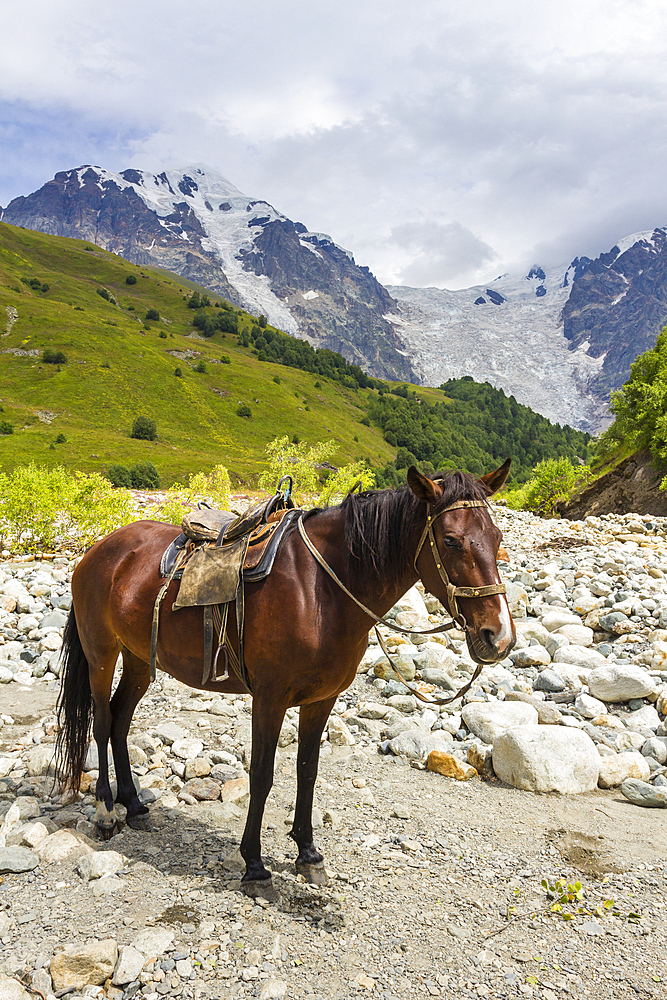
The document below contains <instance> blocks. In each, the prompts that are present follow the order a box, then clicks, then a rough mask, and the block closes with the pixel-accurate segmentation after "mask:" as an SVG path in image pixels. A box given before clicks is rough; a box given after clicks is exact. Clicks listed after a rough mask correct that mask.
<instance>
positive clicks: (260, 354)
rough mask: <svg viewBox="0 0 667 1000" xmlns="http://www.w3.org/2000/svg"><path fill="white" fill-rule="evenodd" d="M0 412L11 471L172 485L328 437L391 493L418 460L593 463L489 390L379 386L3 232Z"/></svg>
mask: <svg viewBox="0 0 667 1000" xmlns="http://www.w3.org/2000/svg"><path fill="white" fill-rule="evenodd" d="M45 352H47V353H46V355H45ZM62 356H64V358H65V360H63V358H62ZM47 358H50V362H49V361H47V360H46V359H47ZM0 406H1V407H2V411H1V412H0V468H1V469H2V470H4V471H9V470H11V469H12V468H13V467H14V466H16V465H19V464H25V463H26V462H29V461H35V462H37V463H40V464H46V465H49V466H54V465H63V466H65V467H67V468H77V469H80V470H83V471H99V472H105V471H106V470H107V469H108V467H109V466H111V465H117V464H120V465H125V466H132V465H135V464H136V463H138V462H142V461H146V460H149V461H151V462H153V463H154V465H155V466H156V467H157V469H158V471H159V473H160V476H161V479H162V484H163V485H169V484H170V483H171V482H173V481H174V480H182V479H183V478H184V477H185V476H187V475H189V474H190V473H192V472H197V471H200V470H204V471H206V470H208V469H210V468H211V467H212V466H213V465H215V464H219V463H221V464H223V465H225V466H227V468H228V469H229V470H230V474H231V475H232V478H233V479H234V480H235V481H236V482H241V481H243V482H246V483H248V484H249V485H251V486H252V485H254V482H255V478H256V476H257V474H258V473H259V472H260V471H261V470H262V469H263V468H264V466H265V446H266V444H267V443H268V442H269V441H271V440H272V439H273V438H274V437H276V436H278V435H284V434H287V435H289V437H290V439H292V438H295V437H297V438H298V439H300V440H302V441H308V442H310V443H314V442H316V441H325V440H330V439H333V440H334V441H335V442H336V445H337V451H336V454H335V455H334V456H333V461H334V462H335V463H336V464H339V465H342V464H346V463H348V462H351V461H356V460H359V459H366V460H367V461H368V463H369V464H370V465H371V466H373V468H374V469H376V470H378V482H379V483H380V484H381V485H382V484H387V485H388V484H391V483H393V482H399V481H404V479H405V468H406V467H407V465H408V464H410V462H412V461H417V462H419V463H422V464H423V466H424V468H426V469H429V468H433V467H436V468H462V469H467V470H469V471H472V472H476V473H479V472H483V471H485V470H488V469H490V468H492V467H493V465H494V463H495V464H499V461H502V460H504V458H505V457H506V456H507V455H512V456H513V459H514V465H513V473H514V476H515V477H516V478H517V479H518V481H523V480H525V478H526V477H527V476H528V474H529V472H530V469H531V468H532V465H533V464H535V462H536V461H540V460H542V459H545V458H551V457H558V456H561V455H567V456H569V457H574V456H578V457H581V458H585V457H586V452H587V444H588V435H584V434H581V433H580V432H578V431H573V430H572V428H561V427H559V426H558V425H553V424H550V423H549V422H548V421H547V420H545V419H544V418H543V417H540V416H538V415H537V414H534V413H533V412H532V411H531V410H529V409H528V408H527V407H525V406H521V405H520V404H518V403H517V402H516V400H514V398H513V397H509V399H508V398H507V397H505V396H504V394H503V393H502V392H500V391H499V390H495V389H493V388H492V387H491V386H490V385H488V384H484V385H482V386H479V385H477V384H476V383H473V382H472V380H470V379H462V380H458V381H452V382H448V383H446V384H444V385H443V386H441V387H440V388H438V389H429V388H424V387H421V386H405V385H398V384H395V383H394V384H392V383H386V382H381V381H379V380H377V379H373V378H370V377H369V376H367V375H366V374H365V373H364V372H362V371H361V369H360V368H359V367H358V366H356V365H352V364H349V363H348V362H346V361H345V360H344V359H343V358H342V357H341V356H340V355H339V354H336V353H335V352H332V351H328V350H314V349H313V348H312V347H311V346H310V345H309V344H308V343H307V342H305V341H302V340H299V339H297V338H293V337H289V336H287V334H284V333H282V332H281V331H278V330H276V329H274V328H273V327H271V326H270V325H267V324H266V320H265V319H264V318H263V317H254V316H251V315H249V314H248V313H245V312H243V311H242V310H238V309H236V308H235V307H233V306H231V305H230V304H229V303H227V302H224V301H223V300H222V299H220V298H219V296H215V295H213V294H212V293H210V292H208V293H207V292H206V290H205V289H203V288H200V287H198V286H196V285H194V284H193V283H192V282H191V281H188V280H187V279H184V278H180V277H179V276H177V275H175V274H171V273H170V272H165V271H161V270H156V269H152V268H146V267H140V266H137V265H134V264H131V263H129V262H128V261H125V260H123V258H121V257H117V256H115V255H114V254H112V253H109V252H108V251H106V250H102V249H100V248H99V247H97V246H94V245H92V244H89V243H85V242H83V241H80V240H71V239H65V238H61V237H56V236H47V235H45V234H42V233H36V232H33V231H31V230H26V229H20V228H16V227H14V226H8V225H6V224H4V223H0ZM248 413H249V414H250V415H248ZM242 414H246V415H245V416H244V415H242ZM138 416H145V417H148V418H149V419H150V420H153V421H155V423H156V425H157V432H158V438H157V440H156V441H146V440H135V439H133V438H131V437H130V431H131V428H132V424H133V421H134V419H135V418H136V417H138Z"/></svg>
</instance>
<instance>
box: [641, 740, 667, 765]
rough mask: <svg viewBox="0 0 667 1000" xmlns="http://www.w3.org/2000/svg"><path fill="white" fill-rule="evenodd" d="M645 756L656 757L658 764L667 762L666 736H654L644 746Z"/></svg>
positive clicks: (643, 752)
mask: <svg viewBox="0 0 667 1000" xmlns="http://www.w3.org/2000/svg"><path fill="white" fill-rule="evenodd" d="M642 754H643V755H644V757H655V759H656V760H657V762H658V764H665V763H667V739H665V737H664V736H662V737H661V736H652V737H651V738H650V739H649V740H647V741H646V743H645V744H644V746H643V747H642Z"/></svg>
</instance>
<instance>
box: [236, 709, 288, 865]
mask: <svg viewBox="0 0 667 1000" xmlns="http://www.w3.org/2000/svg"><path fill="white" fill-rule="evenodd" d="M284 717H285V708H280V706H278V705H276V704H275V702H273V701H272V700H271V698H270V697H267V696H262V695H255V696H254V698H253V708H252V754H251V757H250V805H249V806H248V817H247V819H246V824H245V830H244V831H243V837H242V839H241V856H242V858H243V860H244V861H245V864H246V871H245V875H244V876H243V882H258V881H266V879H270V878H271V872H270V871H269V870H268V869H267V868H265V867H264V864H263V863H262V847H261V841H260V833H261V827H262V817H263V815H264V805H265V803H266V799H267V796H268V794H269V792H270V791H271V786H272V784H273V768H274V764H275V757H276V747H277V746H278V737H279V736H280V729H281V726H282V724H283V719H284Z"/></svg>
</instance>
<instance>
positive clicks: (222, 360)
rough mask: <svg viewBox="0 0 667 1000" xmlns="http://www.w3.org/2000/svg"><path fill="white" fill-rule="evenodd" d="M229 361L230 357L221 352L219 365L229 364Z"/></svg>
mask: <svg viewBox="0 0 667 1000" xmlns="http://www.w3.org/2000/svg"><path fill="white" fill-rule="evenodd" d="M231 363H232V359H231V358H230V356H229V355H228V354H221V355H220V364H221V365H231Z"/></svg>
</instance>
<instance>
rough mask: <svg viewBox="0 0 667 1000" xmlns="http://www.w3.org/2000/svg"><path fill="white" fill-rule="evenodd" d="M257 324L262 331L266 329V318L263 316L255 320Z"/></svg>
mask: <svg viewBox="0 0 667 1000" xmlns="http://www.w3.org/2000/svg"><path fill="white" fill-rule="evenodd" d="M257 324H258V325H259V326H261V328H262V330H265V329H266V316H264V315H263V314H262V315H260V317H259V319H258V320H257Z"/></svg>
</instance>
